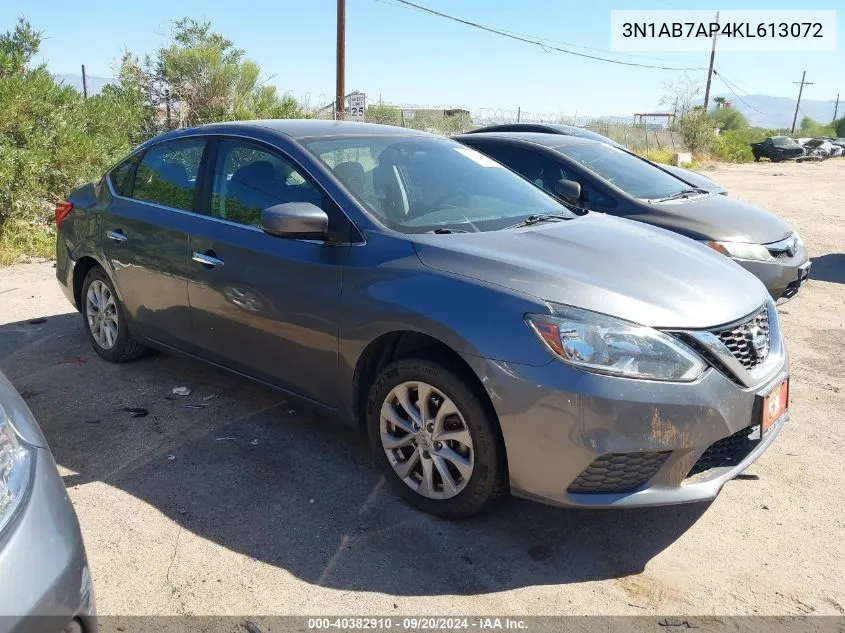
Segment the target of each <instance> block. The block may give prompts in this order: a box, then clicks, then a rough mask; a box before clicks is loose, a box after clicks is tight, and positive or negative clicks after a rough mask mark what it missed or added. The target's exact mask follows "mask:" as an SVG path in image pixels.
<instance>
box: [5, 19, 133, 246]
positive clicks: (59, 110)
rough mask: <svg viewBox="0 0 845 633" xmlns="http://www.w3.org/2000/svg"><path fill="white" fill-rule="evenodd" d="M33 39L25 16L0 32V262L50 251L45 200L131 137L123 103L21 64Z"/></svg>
mask: <svg viewBox="0 0 845 633" xmlns="http://www.w3.org/2000/svg"><path fill="white" fill-rule="evenodd" d="M40 41H41V34H40V33H38V32H36V31H35V30H33V29H32V27H31V26H30V25H29V23H27V22H26V21H25V20H20V21H19V22H18V24H17V26H16V27H15V29H13V30H12V31H7V32H6V33H5V34H2V35H0V68H2V70H0V112H2V113H3V115H2V116H0V183H3V184H2V185H0V262H6V261H9V260H10V259H13V258H14V257H15V256H16V255H18V254H37V255H42V256H43V255H49V254H51V253H52V252H54V248H55V234H54V232H53V227H52V223H51V221H50V220H51V216H52V204H53V203H54V202H55V201H56V200H60V199H63V198H64V197H65V196H67V194H68V192H69V191H70V190H71V189H72V188H73V187H75V186H76V185H79V184H81V183H83V182H85V181H87V180H92V179H94V178H99V177H100V176H101V175H102V173H103V171H104V170H105V169H106V168H107V166H108V165H110V164H112V163H113V162H114V161H115V160H117V158H119V157H120V156H122V155H124V154H125V153H126V152H127V151H128V150H129V149H130V148H131V147H132V144H133V143H135V142H137V140H138V139H137V137H136V136H135V132H136V130H137V127H138V123H137V121H138V118H137V116H136V115H137V111H136V110H133V108H134V107H135V106H133V105H132V103H131V102H130V101H128V100H126V99H123V98H116V97H114V96H112V95H110V94H109V93H108V91H106V92H105V93H104V94H103V95H98V96H96V97H92V98H90V99H88V100H87V101H84V100H83V98H82V95H81V94H79V92H78V91H76V90H75V89H74V88H72V87H70V86H61V85H57V84H56V81H55V79H54V78H53V76H52V75H51V74H50V73H49V72H48V70H47V68H46V66H44V65H39V66H37V67H35V68H30V67H29V64H30V62H31V60H32V59H33V58H34V57H35V55H36V54H37V53H38V48H39V45H40ZM136 105H137V102H136Z"/></svg>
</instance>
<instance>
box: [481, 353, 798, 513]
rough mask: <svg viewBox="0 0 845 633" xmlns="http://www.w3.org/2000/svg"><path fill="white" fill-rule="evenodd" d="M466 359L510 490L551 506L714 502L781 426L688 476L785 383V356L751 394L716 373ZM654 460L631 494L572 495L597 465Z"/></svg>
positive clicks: (749, 423)
mask: <svg viewBox="0 0 845 633" xmlns="http://www.w3.org/2000/svg"><path fill="white" fill-rule="evenodd" d="M467 362H469V363H470V365H471V366H472V367H473V369H474V370H475V371H476V373H477V374H478V376H479V377H480V378H481V380H482V383H483V384H484V385H485V387H486V388H487V390H488V393H489V394H490V397H491V399H492V402H493V406H494V407H495V409H496V412H497V414H498V417H499V422H500V424H501V428H502V434H503V437H504V443H505V449H506V452H507V460H508V468H509V474H510V484H511V491H512V492H513V493H514V494H516V495H519V496H524V497H529V498H532V499H536V500H538V501H542V502H544V503H548V504H552V505H559V506H579V507H590V508H607V507H632V506H655V505H669V504H676V503H690V502H695V501H705V500H709V499H713V498H714V497H715V496H716V495H717V494H718V493H719V491H720V490H721V488H722V486H723V485H724V483H725V482H726V481H728V480H729V479H731V478H733V477H735V476H736V475H738V474H739V473H740V472H742V471H743V470H744V469H745V468H747V467H748V466H749V465H750V464H751V463H752V462H754V460H756V459H757V458H758V457H759V456H760V455H761V454H762V453H763V452H764V451H765V450H766V449H767V448H768V446H769V445H770V444H771V443H772V441H774V439H775V437H776V436H777V434H778V433H779V432H780V429H781V428H782V426H783V424H784V423H785V422H786V421H787V419H788V418H787V415H784V416H783V417H782V418H781V419H780V420H779V421H778V422H777V423H776V424H775V425H774V426H773V427H772V428H771V429H770V430H769V431H768V432H767V433H766V434H765V436H764V437H763V438H762V439H760V440H759V441H758V442H755V443H754V444H753V448H752V449H751V450H750V451H749V452H747V453H746V454H744V455H741V456H740V459H738V460H737V461H735V462H733V463H732V464H731V465H729V466H724V467H715V468H710V469H707V470H704V471H703V472H699V473H697V474H694V475H690V471H691V470H693V466H696V465H697V463H700V462H699V459H700V458H702V455H704V454H705V451H707V449H708V448H710V447H711V446H712V445H714V444H715V443H716V442H719V440H723V441H724V440H725V438H729V437H731V436H735V435H736V434H737V433H738V432H741V431H743V429H746V428H748V427H753V426H754V425H755V424H759V422H760V418H761V415H762V414H761V406H762V405H761V402H762V396H763V395H764V394H767V393H769V391H771V390H772V389H773V388H774V387H776V386H778V385H779V384H780V383H781V382H782V381H783V380H785V379H786V378H787V376H788V359H787V358H786V356H785V355H784V357H783V359H782V362H780V363H779V364H778V366H776V367H774V368H772V370H771V372H770V374H769V376H768V377H767V378H766V379H765V380H764V381H763V382H762V383H761V384H758V385H756V386H755V387H754V388H753V389H746V388H743V387H740V386H739V385H738V384H736V383H735V382H734V381H732V380H731V379H730V378H728V377H727V376H726V375H724V374H722V373H720V372H719V371H717V370H716V369H709V370H707V371H706V372H705V373H704V374H703V375H702V376H701V377H700V378H699V379H698V380H697V381H695V382H693V383H683V384H682V383H663V382H655V381H643V380H632V379H625V378H616V377H612V376H603V375H599V374H593V373H589V372H585V371H581V370H578V369H575V368H573V367H570V366H568V365H566V364H564V363H562V362H559V361H551V362H550V363H549V364H547V365H545V366H542V367H534V366H527V365H514V364H510V363H505V362H501V361H492V360H487V359H479V358H467ZM740 435H742V433H741V434H740ZM655 453H659V454H660V455H661V459H663V460H665V461H662V462H661V465H659V467H658V468H657V470H656V471H655V472H654V473H653V474H652V475H650V476H649V478H648V480H647V481H645V482H644V483H642V484H641V485H638V486H636V487H634V488H632V489H630V490H625V491H624V492H586V493H585V492H573V491H572V490H570V489H571V488H573V484H574V483H575V482H577V481H579V476H580V475H582V473H584V472H585V470H587V469H588V467H590V466H591V464H594V463H595V462H596V460H597V459H599V458H605V457H607V456H608V455H610V454H652V455H653V454H655ZM600 461H601V460H600Z"/></svg>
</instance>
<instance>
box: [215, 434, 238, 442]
mask: <svg viewBox="0 0 845 633" xmlns="http://www.w3.org/2000/svg"><path fill="white" fill-rule="evenodd" d="M236 439H238V438H236V437H234V436H233V435H227V436H226V437H218V438H217V439H215V440H214V441H215V442H225V441H227V440H236Z"/></svg>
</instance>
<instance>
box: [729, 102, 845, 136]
mask: <svg viewBox="0 0 845 633" xmlns="http://www.w3.org/2000/svg"><path fill="white" fill-rule="evenodd" d="M715 96H717V97H724V98H725V99H727V100H728V101H730V102H731V107H732V108H734V109H735V110H739V111H740V112H742V113H743V114H744V115H745V117H746V118H747V119H748V122H749V123H751V125H753V126H756V127H763V128H771V129H778V128H789V127H792V117H793V116H794V114H795V99H790V98H788V97H770V96H768V95H747V96H746V95H743V96H742V98H741V99H740V98H738V97H737V96H736V95H731V94H721V95H715ZM835 107H836V100H835V99H831V100H830V101H817V100H814V99H801V107H800V109H799V110H798V121H797V122H796V126H798V125H800V123H801V119H802V118H804V117H805V116H808V117H810V118H811V119H815V120H816V121H818V122H819V123H830V122H831V121H832V120H833V113H834V108H835ZM836 116H837V117H842V116H845V102H840V103H839V112H838V114H837V115H836Z"/></svg>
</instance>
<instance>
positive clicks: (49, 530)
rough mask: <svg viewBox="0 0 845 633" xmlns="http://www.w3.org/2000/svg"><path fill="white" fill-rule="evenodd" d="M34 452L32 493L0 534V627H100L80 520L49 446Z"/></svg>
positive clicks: (90, 631) (45, 630)
mask: <svg viewBox="0 0 845 633" xmlns="http://www.w3.org/2000/svg"><path fill="white" fill-rule="evenodd" d="M35 453H36V454H35V466H34V472H33V481H32V486H31V489H30V491H29V497H28V498H27V499H26V501H25V503H24V505H23V507H22V508H21V509H20V510H19V513H18V515H17V516H16V517H15V518H14V519H13V521H12V523H11V524H10V525H8V526H7V528H6V531H5V532H4V534H3V535H2V537H0V578H2V579H3V590H2V591H0V615H2V616H3V617H2V619H0V629H2V630H3V631H4V633H5V632H6V631H8V632H9V633H29V632H30V631H31V632H33V633H35V632H36V631H37V632H39V633H52V632H55V633H60V632H61V631H63V630H65V629H66V627H68V626H69V625H70V624H71V623H72V622H73V621H74V620H75V621H76V623H77V624H78V625H79V628H81V630H82V631H83V632H85V633H95V632H96V630H97V626H96V612H95V606H94V592H93V586H92V584H91V575H90V573H89V570H88V562H87V559H86V556H85V547H84V545H83V542H82V535H81V533H80V530H79V523H78V521H77V519H76V514H75V512H74V510H73V506H72V505H71V503H70V500H69V499H68V496H67V491H66V490H65V486H64V484H63V483H62V480H61V477H59V473H58V471H57V470H56V465H55V463H54V461H53V458H52V456H51V455H50V452H49V450H47V449H45V448H39V449H35ZM77 630H79V629H77Z"/></svg>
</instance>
